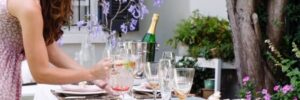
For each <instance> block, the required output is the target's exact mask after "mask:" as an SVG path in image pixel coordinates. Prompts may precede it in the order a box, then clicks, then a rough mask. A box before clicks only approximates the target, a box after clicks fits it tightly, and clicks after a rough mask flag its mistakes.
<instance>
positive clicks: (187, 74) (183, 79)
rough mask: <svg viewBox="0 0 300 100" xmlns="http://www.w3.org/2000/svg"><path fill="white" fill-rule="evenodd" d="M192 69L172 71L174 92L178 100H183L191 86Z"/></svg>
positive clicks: (193, 70) (193, 71) (193, 72)
mask: <svg viewBox="0 0 300 100" xmlns="http://www.w3.org/2000/svg"><path fill="white" fill-rule="evenodd" d="M194 74H195V69H194V68H175V69H174V91H175V93H176V95H177V96H178V98H179V99H180V100H184V99H185V98H186V96H187V94H188V93H189V92H190V90H191V87H192V85H193V79H194Z"/></svg>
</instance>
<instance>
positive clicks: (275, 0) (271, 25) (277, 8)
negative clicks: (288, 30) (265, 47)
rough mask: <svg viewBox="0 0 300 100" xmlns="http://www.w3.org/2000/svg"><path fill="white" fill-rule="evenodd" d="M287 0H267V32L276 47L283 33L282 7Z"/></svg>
mask: <svg viewBox="0 0 300 100" xmlns="http://www.w3.org/2000/svg"><path fill="white" fill-rule="evenodd" d="M286 4H287V0H269V4H268V15H269V16H268V25H267V34H268V37H269V38H270V41H271V42H272V43H273V45H274V46H275V47H276V48H278V45H279V43H280V40H281V38H282V35H283V33H284V24H285V23H284V14H283V11H284V7H285V6H286Z"/></svg>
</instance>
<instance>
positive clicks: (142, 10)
mask: <svg viewBox="0 0 300 100" xmlns="http://www.w3.org/2000/svg"><path fill="white" fill-rule="evenodd" d="M140 13H141V16H140V18H141V19H144V16H145V15H147V14H149V10H148V8H147V6H145V5H144V3H140Z"/></svg>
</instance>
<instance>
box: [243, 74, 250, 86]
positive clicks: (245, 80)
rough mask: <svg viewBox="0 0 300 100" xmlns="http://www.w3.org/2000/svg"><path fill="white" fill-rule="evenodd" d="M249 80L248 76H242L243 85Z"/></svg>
mask: <svg viewBox="0 0 300 100" xmlns="http://www.w3.org/2000/svg"><path fill="white" fill-rule="evenodd" d="M249 80H250V77H249V76H246V77H244V78H243V85H246V84H247V82H248V81H249Z"/></svg>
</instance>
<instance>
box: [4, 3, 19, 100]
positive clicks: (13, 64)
mask: <svg viewBox="0 0 300 100" xmlns="http://www.w3.org/2000/svg"><path fill="white" fill-rule="evenodd" d="M23 59H24V49H23V41H22V34H21V27H20V24H19V22H18V20H17V19H16V18H15V17H13V16H11V15H10V14H9V13H8V10H7V0H0V100H20V97H21V84H22V82H21V81H22V80H21V61H22V60H23Z"/></svg>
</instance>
